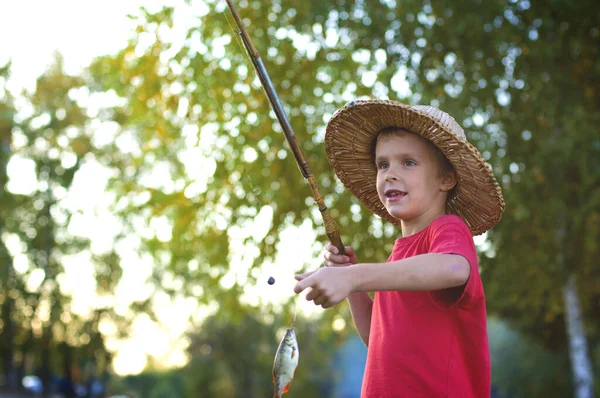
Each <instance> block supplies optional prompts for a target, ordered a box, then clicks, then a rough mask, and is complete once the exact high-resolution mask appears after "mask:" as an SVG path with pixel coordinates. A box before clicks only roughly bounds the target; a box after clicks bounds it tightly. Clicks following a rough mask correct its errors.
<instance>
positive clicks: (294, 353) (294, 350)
mask: <svg viewBox="0 0 600 398" xmlns="http://www.w3.org/2000/svg"><path fill="white" fill-rule="evenodd" d="M295 356H296V347H292V358H294V357H295Z"/></svg>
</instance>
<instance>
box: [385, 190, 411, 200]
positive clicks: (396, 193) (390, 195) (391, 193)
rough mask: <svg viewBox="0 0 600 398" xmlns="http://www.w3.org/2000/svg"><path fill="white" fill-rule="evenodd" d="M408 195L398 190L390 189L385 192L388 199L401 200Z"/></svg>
mask: <svg viewBox="0 0 600 398" xmlns="http://www.w3.org/2000/svg"><path fill="white" fill-rule="evenodd" d="M407 194H408V193H407V192H404V191H400V190H398V189H388V190H386V191H385V197H386V198H400V197H403V196H406V195H407Z"/></svg>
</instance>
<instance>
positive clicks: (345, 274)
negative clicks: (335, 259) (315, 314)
mask: <svg viewBox="0 0 600 398" xmlns="http://www.w3.org/2000/svg"><path fill="white" fill-rule="evenodd" d="M349 271H350V268H319V269H318V270H316V271H312V272H307V273H304V274H300V275H296V279H297V280H298V281H299V282H298V283H297V284H296V286H295V287H294V292H296V293H300V292H302V291H303V290H305V289H307V288H310V291H309V292H308V294H307V295H306V300H308V301H311V300H312V301H314V303H315V305H320V306H322V307H323V308H329V307H333V306H334V305H336V304H337V303H339V302H340V301H342V300H344V299H345V298H346V297H348V295H349V294H350V293H352V289H353V285H352V281H351V279H350V272H349Z"/></svg>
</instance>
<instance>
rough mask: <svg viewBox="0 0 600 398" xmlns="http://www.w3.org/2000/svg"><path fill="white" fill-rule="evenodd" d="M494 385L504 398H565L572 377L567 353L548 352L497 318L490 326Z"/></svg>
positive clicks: (491, 321)
mask: <svg viewBox="0 0 600 398" xmlns="http://www.w3.org/2000/svg"><path fill="white" fill-rule="evenodd" d="M488 331H489V335H490V351H491V356H492V364H493V365H492V366H493V372H492V385H493V386H497V388H496V390H497V392H498V394H499V396H501V397H504V396H506V397H514V398H517V397H566V396H569V395H570V388H571V374H570V372H569V371H568V369H569V358H568V356H567V352H566V350H561V351H559V352H554V353H553V352H549V351H548V350H547V349H545V348H544V347H543V346H542V345H541V344H540V342H539V341H535V340H534V339H531V338H526V337H523V336H522V335H520V334H519V333H517V332H516V331H515V330H513V329H512V328H511V327H510V326H509V324H507V323H506V322H502V321H500V320H498V319H496V318H491V319H490V320H489V322H488Z"/></svg>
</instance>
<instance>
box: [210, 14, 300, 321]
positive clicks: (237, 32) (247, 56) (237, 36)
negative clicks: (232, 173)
mask: <svg viewBox="0 0 600 398" xmlns="http://www.w3.org/2000/svg"><path fill="white" fill-rule="evenodd" d="M227 10H229V8H226V9H225V10H223V12H222V14H223V15H224V16H225V20H226V21H227V24H228V25H229V27H230V29H231V30H232V31H233V32H235V41H236V42H237V45H238V46H239V48H240V50H241V51H242V54H244V58H245V59H246V60H247V61H249V63H250V67H248V65H247V63H246V66H247V69H249V70H250V74H249V76H251V77H252V79H253V80H252V81H256V80H259V81H260V79H259V77H258V72H257V71H256V69H255V68H254V62H253V61H252V58H251V56H250V54H248V50H247V49H246V47H245V45H244V42H243V40H242V38H241V35H242V32H241V31H240V30H239V29H237V28H236V27H235V26H234V22H232V20H231V18H233V14H232V12H231V10H229V11H227ZM229 14H231V16H230V15H229ZM259 86H260V89H261V91H262V92H263V94H264V95H265V96H267V98H268V97H269V96H268V94H267V91H266V90H265V87H264V86H263V85H262V84H260V85H259ZM242 171H243V172H242V175H243V179H244V180H245V181H246V182H247V183H248V184H249V185H250V189H251V192H252V194H253V196H254V198H253V199H254V201H255V202H256V203H254V205H255V206H256V205H259V203H258V195H259V194H260V193H261V191H262V190H261V189H260V188H257V187H256V186H255V185H254V184H253V183H252V179H251V178H250V176H249V175H248V173H246V168H245V167H244V168H243V170H242ZM272 279H273V278H272V277H270V278H269V284H273V283H274V280H273V281H272V282H271V280H272ZM299 298H300V295H297V296H296V299H295V300H294V316H293V318H292V324H291V327H292V328H293V327H294V325H295V323H296V317H297V315H298V299H299Z"/></svg>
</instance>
